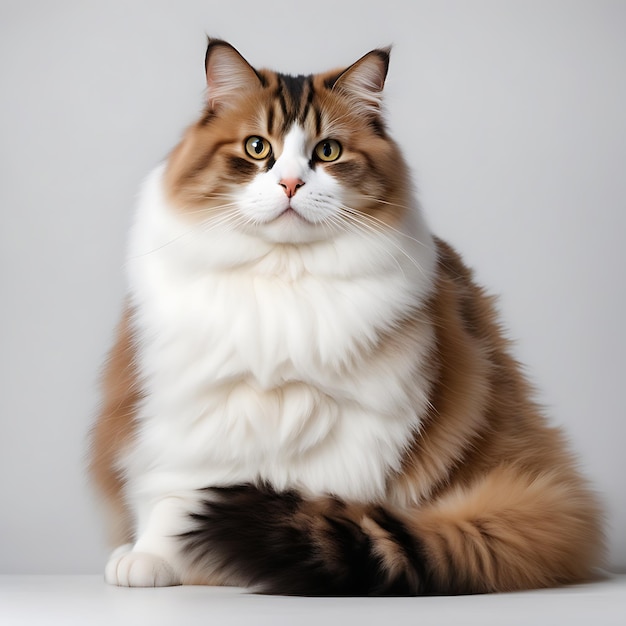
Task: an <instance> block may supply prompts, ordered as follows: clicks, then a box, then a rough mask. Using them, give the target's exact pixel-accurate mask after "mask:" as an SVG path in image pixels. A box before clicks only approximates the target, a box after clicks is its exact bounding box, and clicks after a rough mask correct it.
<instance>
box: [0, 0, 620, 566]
mask: <svg viewBox="0 0 626 626" xmlns="http://www.w3.org/2000/svg"><path fill="white" fill-rule="evenodd" d="M205 33H208V34H211V35H214V36H221V37H223V38H226V39H229V40H230V41H231V42H232V43H233V44H234V45H236V46H237V47H238V48H239V50H240V51H241V52H242V53H243V54H244V55H245V56H246V57H247V58H248V59H249V60H250V61H251V62H252V63H253V64H256V65H259V66H269V67H273V68H275V69H279V70H282V71H286V72H293V73H308V72H312V71H318V70H324V69H328V68H330V67H335V66H342V65H347V64H349V63H351V62H352V61H354V60H356V59H357V58H358V57H360V56H361V55H362V54H363V53H365V52H367V51H368V50H370V49H372V48H374V47H376V46H380V45H386V44H389V43H393V44H395V47H394V50H393V54H392V62H391V67H390V72H389V79H388V83H387V110H388V118H389V121H390V126H391V128H392V131H393V134H394V135H395V137H396V138H397V139H398V141H399V142H400V144H401V145H402V146H403V148H404V150H405V153H406V155H407V158H408V160H409V161H410V163H411V165H412V166H413V168H414V171H415V172H416V180H417V184H418V188H419V196H420V200H421V202H422V204H423V205H424V207H425V211H426V214H427V216H428V219H429V220H430V222H431V224H432V225H433V228H434V230H435V232H436V233H437V234H439V235H440V236H442V237H444V238H445V239H447V240H449V241H450V242H452V243H453V244H454V245H455V246H456V247H457V248H458V249H459V250H461V251H462V252H463V254H464V256H465V258H466V260H467V262H468V263H469V264H470V265H472V266H474V267H475V268H476V270H477V274H478V277H479V278H480V280H481V281H482V282H483V283H484V284H486V285H487V286H488V288H489V289H490V291H492V292H494V293H499V294H500V295H501V298H500V306H501V309H502V312H503V317H504V319H505V321H506V326H507V327H508V328H509V329H510V336H511V337H512V338H514V339H515V340H516V353H517V355H518V356H519V357H520V359H521V360H522V361H523V362H524V363H525V364H526V365H527V366H528V372H529V374H530V376H531V379H532V380H533V382H534V383H535V384H536V386H537V388H538V397H539V399H540V401H541V402H543V403H544V404H545V406H546V409H547V412H548V413H549V415H550V416H551V419H552V421H553V423H555V424H561V425H563V426H564V428H565V429H566V430H567V432H568V434H569V437H570V440H571V442H572V446H573V447H574V449H575V450H576V451H577V452H578V453H579V454H580V458H581V464H582V466H583V467H584V469H585V471H586V472H587V474H588V475H589V477H590V479H591V480H592V481H593V483H594V484H595V485H596V487H597V488H598V490H599V491H600V493H601V494H602V496H603V498H604V500H605V502H606V503H607V510H608V537H609V547H610V562H611V564H612V565H613V567H615V568H621V569H624V568H626V532H624V530H625V528H626V493H625V492H626V490H625V489H624V487H623V482H624V477H625V476H626V460H625V458H626V452H625V451H624V442H625V439H626V437H625V436H626V427H625V425H624V424H625V417H626V411H625V409H624V404H625V403H624V399H623V396H624V387H625V386H626V332H625V331H624V323H625V321H626V293H625V291H626V288H625V282H626V281H625V280H624V273H625V269H626V253H625V251H624V248H625V246H624V244H623V240H624V237H625V236H626V3H624V2H619V1H614V2H608V1H601V0H588V1H587V2H580V1H574V0H571V1H558V0H525V1H506V0H492V1H486V0H475V1H463V0H458V1H445V0H444V1H435V0H432V1H416V0H413V1H412V2H408V1H407V0H401V1H399V2H396V1H391V0H384V1H381V0H377V1H373V2H372V1H369V0H367V1H366V0H356V1H343V2H342V1H339V0H331V1H330V2H328V1H326V0H315V1H314V2H312V1H310V0H307V1H304V0H303V1H302V2H298V3H295V2H284V3H281V2H276V1H273V0H263V1H262V2H258V1H254V2H243V1H240V2H235V1H233V2H228V1H225V0H219V1H215V0H176V1H171V2H164V1H157V0H136V1H131V0H108V1H107V2H104V1H100V2H90V1H86V0H83V1H78V0H76V1H70V0H56V1H54V2H52V1H46V0H40V1H33V0H31V1H26V0H1V2H0V97H1V100H0V106H1V108H0V217H1V222H0V255H1V256H0V263H1V264H0V279H1V284H0V317H1V319H0V367H1V370H0V384H1V389H0V573H95V572H99V571H101V569H102V566H103V562H104V559H105V554H106V549H105V545H104V541H103V529H102V525H101V523H100V521H99V514H98V511H97V507H96V502H94V499H93V498H92V496H91V495H90V490H89V488H88V485H87V480H86V476H85V471H84V467H85V461H84V460H85V456H86V435H87V432H88V429H89V427H90V424H91V423H92V421H93V417H94V414H95V411H96V407H97V402H98V396H97V384H96V383H97V378H98V371H99V368H100V364H101V362H102V359H103V356H104V354H105V352H106V350H107V348H108V346H109V344H110V341H111V337H112V329H113V327H114V325H115V323H116V320H117V316H118V314H119V311H120V308H121V302H122V299H123V296H124V279H123V257H124V243H125V232H126V229H127V226H128V223H129V219H130V215H131V210H132V206H133V203H134V197H135V193H136V189H137V186H138V184H139V182H140V181H141V179H142V177H143V176H144V175H145V174H146V173H147V172H148V171H149V170H150V168H151V167H152V166H153V165H154V164H155V163H156V162H157V161H159V160H161V159H162V158H163V157H164V156H165V155H166V154H167V152H168V150H169V149H171V147H173V145H174V144H175V142H176V141H177V139H178V137H179V136H180V134H181V132H182V130H183V128H184V127H185V125H186V124H188V123H189V122H191V121H192V120H193V118H194V116H195V115H196V114H197V113H198V111H199V110H200V108H201V106H202V98H203V89H204V74H203V60H204V49H205Z"/></svg>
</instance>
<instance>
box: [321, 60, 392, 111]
mask: <svg viewBox="0 0 626 626" xmlns="http://www.w3.org/2000/svg"><path fill="white" fill-rule="evenodd" d="M390 52H391V48H379V49H377V50H372V51H371V52H368V53H367V54H366V55H365V56H362V57H361V58H360V59H359V60H358V61H357V62H356V63H353V64H352V65H351V66H350V67H349V68H347V69H346V70H344V71H343V72H341V74H339V76H338V77H337V78H336V79H335V80H334V82H333V83H332V87H331V88H332V89H333V91H334V90H337V91H341V92H343V93H345V94H346V95H347V96H348V97H350V98H351V99H354V100H355V103H357V102H358V103H359V104H360V105H361V106H365V107H366V108H367V109H370V110H372V111H373V112H375V113H378V112H379V111H380V106H381V103H382V92H383V87H384V86H385V78H387V70H388V69H389V53H390Z"/></svg>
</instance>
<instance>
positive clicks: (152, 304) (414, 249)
mask: <svg viewBox="0 0 626 626" xmlns="http://www.w3.org/2000/svg"><path fill="white" fill-rule="evenodd" d="M389 55H390V51H389V49H375V50H373V51H371V52H369V53H368V54H366V55H365V56H363V57H361V58H360V59H359V60H358V61H356V62H355V63H354V64H352V65H350V66H349V67H347V68H342V69H340V70H334V71H329V72H326V73H322V74H316V75H310V76H303V75H300V76H291V75H285V74H280V73H276V72H273V71H270V70H265V69H262V70H260V69H255V68H253V66H252V65H250V64H249V63H248V62H247V61H246V60H245V59H244V58H243V56H242V55H241V54H240V53H239V52H238V51H237V50H236V49H235V48H234V47H232V46H231V45H230V44H229V43H227V42H225V41H222V40H219V39H209V43H208V48H207V51H206V56H205V67H206V77H207V98H206V104H205V108H204V110H203V112H202V115H201V117H200V119H199V120H198V121H197V122H196V123H195V124H193V125H192V126H190V127H189V128H188V130H187V131H186V132H185V134H184V136H183V138H182V140H181V142H180V143H179V145H178V146H177V147H176V148H175V149H174V150H173V151H172V152H171V154H170V155H169V157H168V158H167V159H166V161H165V162H164V163H162V164H160V165H159V166H158V167H156V169H155V170H154V171H153V172H152V173H151V174H150V175H149V177H148V178H147V180H146V182H145V184H144V186H143V189H142V191H141V195H140V198H139V202H138V208H137V212H136V216H135V221H134V224H133V226H132V228H131V234H130V240H129V247H128V259H127V271H128V297H127V300H126V304H125V311H124V313H123V316H122V319H121V322H120V325H119V328H118V331H117V336H116V340H115V343H114V345H113V348H112V350H111V352H110V355H109V358H108V360H107V362H106V364H105V370H104V375H103V399H102V407H101V412H100V414H99V417H98V419H97V421H96V423H95V425H94V427H93V431H92V438H91V463H90V469H91V474H92V476H93V479H94V481H95V483H96V485H97V487H98V489H99V492H100V494H101V498H102V500H103V501H104V502H105V503H106V508H107V510H108V511H109V517H110V519H111V529H112V530H111V532H112V541H113V543H114V545H116V546H118V547H117V548H116V549H115V550H114V551H113V553H112V555H111V557H110V559H109V561H108V563H107V565H106V568H105V579H106V581H107V582H108V583H111V584H114V585H122V586H166V585H178V584H208V585H234V586H241V587H246V588H248V589H250V590H252V591H255V592H259V593H271V594H284V595H427V594H465V593H483V592H497V591H511V590H518V589H528V588H539V587H546V586H553V585H560V584H566V583H573V582H577V581H582V580H586V579H589V578H590V577H591V576H592V575H593V572H594V568H595V567H596V566H598V565H599V564H600V562H601V558H602V552H603V548H602V546H603V538H602V537H603V532H602V513H601V508H600V506H599V504H598V502H597V498H596V496H595V494H594V493H593V491H592V490H591V489H590V488H589V487H588V485H587V482H586V481H585V479H584V478H583V477H582V476H581V475H580V474H579V472H578V470H577V468H576V462H575V459H574V458H573V456H572V454H571V453H570V452H569V451H568V447H567V444H566V443H565V442H564V438H563V435H562V433H561V432H560V431H559V430H558V429H556V428H554V427H551V426H550V425H549V424H548V423H547V420H546V418H545V417H544V416H543V415H542V414H541V411H540V410H539V409H538V407H537V406H536V404H535V403H534V400H533V392H532V390H531V389H530V387H529V384H528V382H527V381H526V379H525V378H524V376H523V374H522V372H521V368H520V366H519V365H518V363H517V362H516V361H515V359H514V358H513V356H512V355H511V352H510V347H509V344H508V341H507V339H506V338H505V335H504V333H503V331H502V330H501V328H500V325H499V322H498V320H497V315H496V309H495V307H494V303H493V301H492V299H491V297H489V296H488V295H486V293H485V291H484V290H483V288H481V287H480V286H479V285H477V284H476V282H475V280H474V278H473V274H472V272H471V271H470V270H469V269H468V268H467V267H466V266H465V265H464V263H463V262H462V260H461V258H460V256H459V255H458V254H457V253H456V252H455V251H454V250H453V249H452V247H450V246H449V245H447V244H446V243H445V242H444V241H442V240H440V239H439V238H437V237H436V236H435V235H433V234H432V233H431V231H430V230H429V228H428V226H427V224H426V222H425V220H424V218H423V216H422V213H421V212H420V210H419V207H418V205H417V202H416V200H415V198H414V193H413V190H412V186H411V182H410V174H409V171H408V167H407V164H406V162H405V160H404V158H403V156H402V154H401V152H400V150H399V148H398V146H397V145H396V143H394V141H393V140H392V139H391V137H390V136H389V132H388V128H387V125H386V121H385V118H384V113H383V108H382V92H383V86H384V83H385V79H386V75H387V70H388V64H389Z"/></svg>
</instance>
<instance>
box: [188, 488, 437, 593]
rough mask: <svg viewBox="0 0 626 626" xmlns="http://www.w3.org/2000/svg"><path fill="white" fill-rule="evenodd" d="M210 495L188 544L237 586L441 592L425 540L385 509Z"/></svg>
mask: <svg viewBox="0 0 626 626" xmlns="http://www.w3.org/2000/svg"><path fill="white" fill-rule="evenodd" d="M206 492H207V499H206V500H205V501H204V503H203V510H202V511H201V512H200V513H194V514H192V519H193V520H194V525H195V528H193V529H192V530H190V531H189V532H187V533H185V534H183V535H181V540H182V541H183V545H184V550H185V551H186V552H187V554H188V555H189V556H190V557H191V558H192V559H193V561H194V562H195V564H196V565H197V566H200V568H203V561H205V562H206V567H207V568H210V569H211V570H213V571H217V572H218V573H219V575H220V578H222V577H223V578H224V579H225V580H227V581H229V583H230V584H233V585H237V586H243V587H248V588H251V589H253V590H255V591H257V592H260V593H267V594H280V595H307V596H346V595H351V596H363V595H373V596H377V595H397V596H404V595H420V594H427V593H433V592H435V591H436V590H435V589H433V587H432V584H431V582H430V580H429V576H428V573H427V571H426V569H425V566H424V563H425V558H424V555H423V553H422V547H421V545H420V544H419V541H418V540H417V539H416V538H415V537H412V536H411V534H410V533H409V532H408V531H407V529H406V528H405V526H404V525H403V524H402V523H401V522H400V521H399V520H398V519H397V518H396V517H394V516H393V515H391V514H390V513H388V512H387V511H385V510H384V509H383V508H380V507H362V506H359V505H347V504H345V503H343V502H341V501H339V500H337V499H334V498H323V499H318V500H314V501H307V500H304V499H302V498H301V497H300V496H299V495H298V494H296V493H295V492H283V493H277V492H276V491H274V490H272V489H271V488H268V487H264V488H256V487H252V486H249V485H245V486H237V487H230V488H220V489H207V490H206Z"/></svg>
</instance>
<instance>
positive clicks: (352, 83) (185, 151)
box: [166, 39, 409, 243]
mask: <svg viewBox="0 0 626 626" xmlns="http://www.w3.org/2000/svg"><path fill="white" fill-rule="evenodd" d="M205 63H206V76H207V86H208V91H207V104H206V109H205V111H204V113H203V115H202V117H201V118H200V120H199V121H198V122H197V123H196V124H194V125H193V126H191V127H190V128H189V129H188V131H187V133H186V135H185V137H184V138H183V140H182V142H181V143H180V144H179V146H178V147H177V148H176V149H175V150H174V152H173V153H172V155H171V156H170V159H169V162H168V167H167V174H166V185H167V190H168V194H169V196H170V198H171V199H172V200H173V202H174V204H175V206H176V207H177V209H178V210H180V211H181V212H186V213H187V214H188V217H189V218H190V219H195V220H201V221H202V222H204V223H214V224H220V225H221V226H222V227H224V228H231V229H237V230H241V231H244V232H247V233H249V234H252V235H254V236H258V237H261V238H262V239H264V240H266V241H270V242H276V243H300V242H311V241H317V240H320V239H324V240H327V239H329V238H333V237H335V236H337V235H340V234H342V233H345V232H346V231H352V230H360V231H361V232H368V231H372V230H378V229H379V228H381V227H383V226H384V225H390V226H392V227H393V226H394V224H395V223H397V222H398V221H399V220H400V219H402V216H403V213H404V211H405V207H406V206H407V204H409V201H408V181H407V178H408V177H407V171H406V166H405V164H404V161H403V159H402V156H401V154H400V151H399V150H398V148H397V146H396V144H395V143H394V142H393V141H392V140H391V139H390V138H389V136H388V134H387V130H386V128H385V123H384V120H383V118H382V113H381V96H382V89H383V85H384V82H385V78H386V75H387V67H388V63H389V50H388V49H377V50H373V51H372V52H370V53H368V54H366V55H365V56H363V57H362V58H360V59H359V60H358V61H356V63H354V64H353V65H351V66H349V67H348V68H345V69H341V70H334V71H330V72H326V73H322V74H316V75H310V76H288V75H284V74H279V73H277V72H273V71H269V70H257V69H255V68H253V67H252V66H251V65H250V64H249V63H248V62H247V61H246V60H245V59H244V58H243V57H242V56H241V55H240V54H239V52H237V50H235V48H233V47H232V46H231V45H230V44H228V43H226V42H224V41H221V40H214V39H213V40H210V41H209V45H208V48H207V52H206V61H205Z"/></svg>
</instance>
